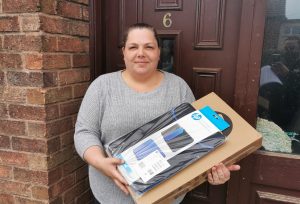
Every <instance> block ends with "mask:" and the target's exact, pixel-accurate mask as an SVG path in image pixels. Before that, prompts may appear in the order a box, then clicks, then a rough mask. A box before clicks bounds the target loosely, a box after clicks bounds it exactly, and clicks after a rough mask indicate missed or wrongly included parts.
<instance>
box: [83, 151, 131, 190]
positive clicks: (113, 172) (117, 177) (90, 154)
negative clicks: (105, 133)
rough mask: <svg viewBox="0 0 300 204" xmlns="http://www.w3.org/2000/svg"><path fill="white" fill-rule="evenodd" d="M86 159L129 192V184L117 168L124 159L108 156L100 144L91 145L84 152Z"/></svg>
mask: <svg viewBox="0 0 300 204" xmlns="http://www.w3.org/2000/svg"><path fill="white" fill-rule="evenodd" d="M83 157H84V159H85V160H86V161H87V163H89V164H90V165H92V166H93V167H95V168H96V169H98V170H99V171H101V172H102V173H103V174H104V175H106V176H107V177H109V178H111V179H112V180H113V181H114V183H115V184H116V185H117V186H118V187H119V188H120V189H121V190H122V191H123V192H124V193H125V194H126V195H128V194H129V190H128V184H127V182H126V180H125V179H124V178H123V176H122V175H121V174H120V172H119V171H118V169H117V166H118V165H120V164H123V163H124V161H123V160H121V159H118V158H110V157H106V156H105V154H104V152H103V150H102V149H101V148H100V147H99V146H92V147H89V148H88V149H87V150H86V151H85V153H84V156H83Z"/></svg>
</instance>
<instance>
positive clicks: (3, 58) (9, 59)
mask: <svg viewBox="0 0 300 204" xmlns="http://www.w3.org/2000/svg"><path fill="white" fill-rule="evenodd" d="M20 68H22V59H21V55H19V54H10V53H0V69H20Z"/></svg>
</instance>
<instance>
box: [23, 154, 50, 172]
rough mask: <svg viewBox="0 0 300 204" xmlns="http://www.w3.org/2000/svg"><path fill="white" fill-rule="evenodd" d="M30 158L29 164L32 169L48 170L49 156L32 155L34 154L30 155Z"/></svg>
mask: <svg viewBox="0 0 300 204" xmlns="http://www.w3.org/2000/svg"><path fill="white" fill-rule="evenodd" d="M28 157H30V160H29V164H28V166H29V168H30V169H36V170H40V171H46V170H48V162H47V160H48V158H47V156H45V155H41V154H36V153H32V154H28Z"/></svg>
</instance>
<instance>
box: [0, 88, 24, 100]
mask: <svg viewBox="0 0 300 204" xmlns="http://www.w3.org/2000/svg"><path fill="white" fill-rule="evenodd" d="M0 101H2V102H16V103H25V102H26V90H25V89H23V88H19V87H11V86H4V87H3V86H2V87H1V86H0Z"/></svg>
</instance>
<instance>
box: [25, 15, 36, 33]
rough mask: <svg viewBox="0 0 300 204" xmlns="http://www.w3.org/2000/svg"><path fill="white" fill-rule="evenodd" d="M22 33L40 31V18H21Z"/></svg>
mask: <svg viewBox="0 0 300 204" xmlns="http://www.w3.org/2000/svg"><path fill="white" fill-rule="evenodd" d="M21 22H22V31H24V32H34V31H39V30H40V18H39V17H38V16H23V17H22V18H21Z"/></svg>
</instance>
